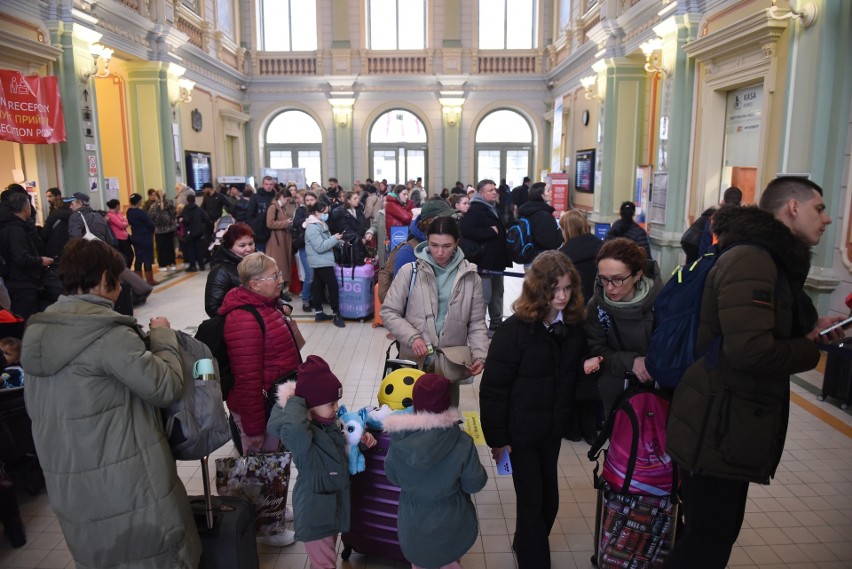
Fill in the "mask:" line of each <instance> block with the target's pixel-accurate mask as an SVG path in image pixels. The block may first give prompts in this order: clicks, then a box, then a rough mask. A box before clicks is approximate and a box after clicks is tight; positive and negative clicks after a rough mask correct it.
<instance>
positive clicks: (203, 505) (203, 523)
mask: <svg viewBox="0 0 852 569" xmlns="http://www.w3.org/2000/svg"><path fill="white" fill-rule="evenodd" d="M201 472H202V476H204V496H190V497H189V502H190V505H191V506H192V513H193V514H194V515H195V524H196V525H197V526H198V535H200V536H201V547H202V550H201V563H199V565H198V568H199V569H258V568H259V566H260V562H259V561H258V557H257V542H256V541H255V533H254V508H253V507H252V505H251V503H250V502H248V501H246V500H243V499H242V498H232V497H230V496H211V495H210V472H209V469H208V466H207V457H206V456H205V457H204V458H202V459H201Z"/></svg>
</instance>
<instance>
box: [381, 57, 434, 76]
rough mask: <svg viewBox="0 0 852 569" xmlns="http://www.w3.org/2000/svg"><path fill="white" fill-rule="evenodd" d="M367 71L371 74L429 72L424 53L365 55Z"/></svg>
mask: <svg viewBox="0 0 852 569" xmlns="http://www.w3.org/2000/svg"><path fill="white" fill-rule="evenodd" d="M366 59H367V73H369V74H371V75H407V74H417V73H430V72H431V70H430V69H429V67H431V66H429V65H428V60H427V58H426V56H425V55H422V54H421V55H399V54H396V55H390V54H389V55H376V54H375V53H371V54H369V55H367V56H366Z"/></svg>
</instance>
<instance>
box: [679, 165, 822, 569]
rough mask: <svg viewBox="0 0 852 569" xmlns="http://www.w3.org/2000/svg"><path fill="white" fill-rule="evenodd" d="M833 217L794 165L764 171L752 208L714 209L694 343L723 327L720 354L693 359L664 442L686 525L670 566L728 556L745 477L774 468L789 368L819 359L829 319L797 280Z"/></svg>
mask: <svg viewBox="0 0 852 569" xmlns="http://www.w3.org/2000/svg"><path fill="white" fill-rule="evenodd" d="M829 223H831V219H830V218H829V216H828V214H827V213H826V211H825V202H824V201H823V198H822V189H821V188H820V187H819V186H818V185H816V184H815V183H813V182H811V181H809V180H806V179H804V178H796V177H791V176H787V177H780V178H776V179H775V180H773V181H772V182H770V183H769V185H768V186H767V187H766V189H765V190H764V191H763V195H762V196H761V199H760V208H757V207H754V206H751V207H744V208H723V209H721V210H719V211H718V212H717V213H716V215H715V217H714V220H713V231H714V232H715V233H716V234H717V235H718V236H719V248H720V250H721V251H723V253H722V254H721V256H720V258H719V260H718V261H717V262H716V264H715V266H714V267H713V268H712V269H711V270H710V272H709V274H708V276H707V281H706V283H705V285H704V294H703V296H702V301H701V317H700V324H699V330H698V347H699V349H705V348H706V347H707V346H708V345H709V344H710V343H711V342H712V341H713V340H714V339H717V338H719V337H721V351H720V354H719V357H718V363H717V364H716V365H711V364H709V363H708V361H707V360H708V359H709V358H706V357H702V358H701V359H699V360H698V361H697V362H696V363H695V364H693V365H692V366H691V367H690V368H689V369H688V370H687V372H686V373H685V374H684V376H683V380H682V381H681V382H680V384H679V385H678V386H677V389H676V390H675V393H674V398H673V400H672V406H671V413H670V416H669V422H668V444H667V446H668V451H669V454H670V455H671V457H672V458H673V459H674V460H675V462H677V464H678V465H679V466H680V468H681V472H682V474H683V478H682V486H681V495H682V498H683V508H684V514H685V518H686V526H685V531H684V533H683V534H682V537H681V538H680V540H679V541H678V542H677V544H676V546H675V549H674V551H673V552H672V555H671V556H670V558H669V559H668V561H667V563H666V565H665V568H666V569H673V568H687V567H688V568H689V569H696V568H708V569H709V568H719V569H722V568H724V567H725V565H726V564H727V562H728V558H729V557H730V554H731V548H732V547H733V545H734V542H735V541H736V539H737V535H738V534H739V531H740V527H741V526H742V522H743V517H744V515H745V507H746V498H747V495H748V485H749V483H750V482H757V483H760V484H769V479H770V478H771V477H773V476H774V474H775V469H776V467H777V466H778V462H779V461H780V459H781V452H782V450H783V447H784V439H785V437H786V432H787V419H788V415H789V407H790V374H793V373H800V372H803V371H806V370H809V369H812V368H813V367H814V366H815V365H816V363H817V361H818V360H819V352H818V350H817V346H816V344H815V343H814V340H815V339H816V338H817V333H818V331H819V330H821V329H823V328H825V327H827V326H828V325H830V323H831V322H834V321H836V320H837V318H817V312H816V309H815V308H814V306H813V303H812V302H811V300H810V299H809V298H808V296H807V295H806V294H805V293H804V291H803V286H804V284H805V279H806V278H807V275H808V270H809V268H810V247H813V246H814V245H816V244H817V243H819V240H820V237H821V236H822V234H823V232H824V231H825V227H826V225H828V224H829ZM732 245H736V246H735V247H731V246H732ZM726 247H731V248H730V250H725V248H726ZM708 367H709V368H712V369H708Z"/></svg>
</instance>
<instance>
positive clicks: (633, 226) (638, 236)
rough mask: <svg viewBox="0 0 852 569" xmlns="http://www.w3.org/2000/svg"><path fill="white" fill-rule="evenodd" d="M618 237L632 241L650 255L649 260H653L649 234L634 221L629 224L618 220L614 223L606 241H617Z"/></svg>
mask: <svg viewBox="0 0 852 569" xmlns="http://www.w3.org/2000/svg"><path fill="white" fill-rule="evenodd" d="M617 237H626V238H628V239H630V240H631V241H633V242H634V243H636V244H637V245H639V246H640V247H642V248H643V249H645V253H646V254H647V255H648V258H649V259H650V258H651V243H650V242H649V241H648V234H647V233H646V232H645V230H644V229H642V227H640V226H639V224H638V223H636V222H635V221H633V220H632V219H631V220H630V221H629V222H628V221H624V219H616V220H615V221H614V222H613V224H612V227H610V228H609V231H607V233H606V237H605V238H604V241H609V240H610V239H615V238H617Z"/></svg>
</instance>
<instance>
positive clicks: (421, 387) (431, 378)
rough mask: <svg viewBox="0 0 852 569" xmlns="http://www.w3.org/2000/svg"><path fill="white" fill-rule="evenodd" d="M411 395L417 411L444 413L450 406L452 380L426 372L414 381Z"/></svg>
mask: <svg viewBox="0 0 852 569" xmlns="http://www.w3.org/2000/svg"><path fill="white" fill-rule="evenodd" d="M411 397H412V400H413V405H414V412H415V413H443V412H444V411H446V410H447V409H449V408H450V380H449V379H447V378H446V377H444V376H442V375H438V374H436V373H425V374H423V375H421V376H420V377H419V378H417V381H415V382H414V389H413V393H412V395H411Z"/></svg>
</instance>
